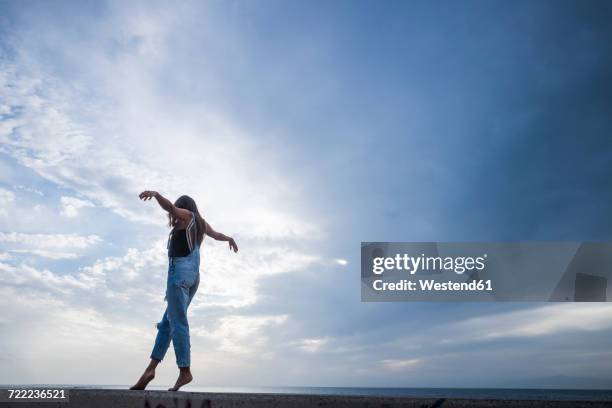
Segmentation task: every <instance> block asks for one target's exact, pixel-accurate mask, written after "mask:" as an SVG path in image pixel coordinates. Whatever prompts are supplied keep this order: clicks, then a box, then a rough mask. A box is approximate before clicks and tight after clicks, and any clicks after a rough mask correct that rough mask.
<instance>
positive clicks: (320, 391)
mask: <svg viewBox="0 0 612 408" xmlns="http://www.w3.org/2000/svg"><path fill="white" fill-rule="evenodd" d="M45 386H48V387H50V388H51V387H53V388H62V387H66V388H97V389H128V388H129V386H128V385H68V384H66V385H58V384H53V385H43V384H38V385H27V386H24V387H45ZM0 387H2V388H6V387H7V386H6V385H4V386H0ZM11 387H17V386H15V385H12V386H11ZM147 389H149V390H166V389H167V388H166V387H161V386H149V387H147ZM184 391H186V392H218V393H258V394H259V393H263V394H313V395H355V396H388V397H415V398H464V399H498V400H550V401H612V390H578V389H550V388H547V389H536V388H367V387H198V386H187V387H185V388H184Z"/></svg>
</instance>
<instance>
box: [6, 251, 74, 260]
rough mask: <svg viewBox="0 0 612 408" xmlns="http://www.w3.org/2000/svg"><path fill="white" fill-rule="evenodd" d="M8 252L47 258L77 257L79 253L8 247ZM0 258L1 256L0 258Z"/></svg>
mask: <svg viewBox="0 0 612 408" xmlns="http://www.w3.org/2000/svg"><path fill="white" fill-rule="evenodd" d="M9 252H12V253H16V254H30V255H35V256H39V257H42V258H49V259H56V260H57V259H77V258H79V254H76V253H74V252H56V251H47V250H44V249H10V250H9ZM0 260H1V258H0Z"/></svg>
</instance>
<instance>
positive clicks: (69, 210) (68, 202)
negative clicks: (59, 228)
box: [61, 197, 94, 218]
mask: <svg viewBox="0 0 612 408" xmlns="http://www.w3.org/2000/svg"><path fill="white" fill-rule="evenodd" d="M61 203H62V210H61V214H62V215H63V216H64V217H69V218H72V217H76V216H77V215H79V210H81V209H82V208H87V207H94V204H93V203H92V202H91V201H88V200H81V199H79V198H75V197H62V198H61Z"/></svg>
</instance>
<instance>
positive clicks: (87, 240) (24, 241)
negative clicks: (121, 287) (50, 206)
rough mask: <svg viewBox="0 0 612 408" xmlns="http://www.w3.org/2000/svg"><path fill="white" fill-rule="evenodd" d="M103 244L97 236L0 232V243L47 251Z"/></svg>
mask: <svg viewBox="0 0 612 408" xmlns="http://www.w3.org/2000/svg"><path fill="white" fill-rule="evenodd" d="M101 242H102V238H100V237H99V236H98V235H95V234H91V235H79V234H74V233H72V234H28V233H23V232H0V243H10V244H17V245H22V246H32V247H35V248H45V249H48V248H53V249H60V248H67V249H85V248H89V247H91V246H93V245H96V244H99V243H101Z"/></svg>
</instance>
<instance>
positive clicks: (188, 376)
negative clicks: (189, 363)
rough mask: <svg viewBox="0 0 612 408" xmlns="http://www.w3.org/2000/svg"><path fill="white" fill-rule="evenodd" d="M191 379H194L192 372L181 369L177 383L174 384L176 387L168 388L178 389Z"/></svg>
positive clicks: (170, 389) (169, 389) (171, 389)
mask: <svg viewBox="0 0 612 408" xmlns="http://www.w3.org/2000/svg"><path fill="white" fill-rule="evenodd" d="M191 380H193V376H192V375H191V373H190V372H183V371H181V373H180V374H179V376H178V378H177V379H176V384H174V387H172V388H168V391H178V390H179V388H181V387H182V386H183V385H185V384H189V383H190V382H191Z"/></svg>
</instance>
